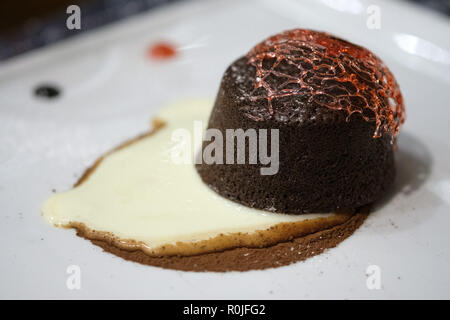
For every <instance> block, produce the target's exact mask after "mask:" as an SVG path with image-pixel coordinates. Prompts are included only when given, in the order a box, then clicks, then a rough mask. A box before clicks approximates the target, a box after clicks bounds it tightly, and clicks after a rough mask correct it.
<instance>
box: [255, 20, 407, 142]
mask: <svg viewBox="0 0 450 320" xmlns="http://www.w3.org/2000/svg"><path fill="white" fill-rule="evenodd" d="M247 58H248V62H249V63H250V64H252V65H253V66H254V67H255V68H256V76H255V80H254V90H253V92H252V94H251V96H252V99H254V100H257V99H260V98H265V99H267V101H268V108H269V110H268V111H269V113H270V114H271V115H273V112H274V110H273V106H272V100H273V99H276V98H281V97H286V96H292V95H305V94H308V96H309V98H308V103H316V104H317V105H320V106H324V107H327V108H330V109H334V110H346V111H347V112H348V117H347V121H349V117H350V116H351V115H352V114H353V113H355V112H357V113H360V114H361V115H362V117H363V118H364V119H365V120H366V121H373V120H375V123H376V129H375V132H374V135H373V137H374V138H378V137H381V136H382V135H383V133H387V132H390V133H391V135H392V137H393V138H394V137H395V136H396V135H397V133H398V131H399V127H400V125H401V124H402V123H403V122H404V118H405V108H404V105H403V98H402V95H401V93H400V89H399V86H398V84H397V82H396V80H395V78H394V76H393V75H392V73H391V72H390V71H389V69H388V68H387V67H386V66H385V64H384V63H383V62H382V61H381V60H380V59H379V58H378V57H376V56H375V55H374V54H373V53H371V52H370V51H369V50H367V49H365V48H363V47H360V46H357V45H354V44H352V43H349V42H347V41H344V40H341V39H337V38H335V37H333V36H332V35H330V34H327V33H323V32H317V31H311V30H302V29H295V30H290V31H285V32H283V33H280V34H277V35H275V36H272V37H270V38H268V39H267V40H265V41H263V42H261V43H259V44H258V45H256V46H255V47H254V48H253V49H252V50H251V51H250V52H249V53H248V54H247ZM286 64H288V65H289V66H288V68H289V70H290V71H289V72H286V68H284V69H283V68H282V67H281V66H282V65H285V66H286ZM291 70H295V72H291ZM293 73H295V74H293ZM269 77H271V78H272V79H273V77H276V78H277V79H278V80H279V81H277V82H276V84H273V81H272V82H271V81H269ZM261 88H262V89H263V90H261ZM261 92H263V93H262V94H261ZM367 111H371V112H367Z"/></svg>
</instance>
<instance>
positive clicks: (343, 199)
mask: <svg viewBox="0 0 450 320" xmlns="http://www.w3.org/2000/svg"><path fill="white" fill-rule="evenodd" d="M404 115H405V112H404V106H403V99H402V96H401V93H400V89H399V87H398V84H397V82H396V80H395V78H394V76H393V75H392V73H391V72H390V71H389V69H388V68H387V67H386V66H385V64H384V63H383V62H382V61H381V60H380V59H379V58H378V57H376V56H375V55H374V54H373V53H371V52H370V51H368V50H367V49H365V48H363V47H360V46H357V45H355V44H352V43H350V42H348V41H345V40H342V39H339V38H336V37H334V36H332V35H329V34H327V33H323V32H316V31H311V30H301V29H296V30H291V31H286V32H283V33H281V34H278V35H275V36H273V37H270V38H268V39H267V40H265V41H263V42H261V43H260V44H258V45H257V46H255V47H254V48H253V49H252V50H251V51H250V52H249V53H248V54H247V55H246V56H244V57H241V58H239V59H237V60H236V61H234V62H233V63H232V64H231V65H230V66H229V67H228V69H227V70H226V71H225V73H224V75H223V78H222V81H221V84H220V88H219V92H218V94H217V97H216V100H215V104H214V108H213V110H212V113H211V116H210V119H209V123H208V128H214V129H218V130H220V131H221V132H222V133H223V136H225V131H226V130H227V129H243V130H248V129H256V130H258V129H274V128H276V129H278V130H279V147H278V150H279V168H278V172H277V173H276V174H273V175H262V174H261V171H260V168H263V167H267V165H264V164H261V163H257V164H250V163H249V162H248V161H247V162H246V163H245V164H236V163H234V164H226V159H225V155H224V160H223V163H224V164H217V163H213V164H207V163H205V162H203V163H201V164H197V165H196V168H197V171H198V173H199V175H200V177H201V179H202V180H203V181H204V183H206V184H207V185H208V186H210V187H211V188H212V189H213V190H215V191H216V192H217V193H219V194H220V195H222V196H224V197H226V198H228V199H231V200H233V201H236V202H239V203H242V204H244V205H246V206H249V207H254V208H258V209H264V210H270V211H275V212H283V213H292V214H301V213H309V212H332V211H335V210H340V209H345V208H358V207H361V206H364V205H366V204H369V203H372V202H374V201H375V200H377V199H379V198H380V197H381V196H382V195H383V193H384V192H385V191H386V190H387V189H388V188H389V186H390V185H391V184H392V183H393V181H394V177H395V166H394V145H395V137H396V135H397V133H398V130H399V127H400V125H401V124H402V123H403V121H404ZM267 140H268V148H267V150H271V147H270V143H271V139H267ZM206 146H207V143H206V142H205V143H204V144H203V149H204V148H205V147H206ZM237 148H238V145H237V144H235V154H236V153H237ZM245 152H246V159H249V156H250V154H249V152H250V151H249V141H248V139H247V140H246V149H245Z"/></svg>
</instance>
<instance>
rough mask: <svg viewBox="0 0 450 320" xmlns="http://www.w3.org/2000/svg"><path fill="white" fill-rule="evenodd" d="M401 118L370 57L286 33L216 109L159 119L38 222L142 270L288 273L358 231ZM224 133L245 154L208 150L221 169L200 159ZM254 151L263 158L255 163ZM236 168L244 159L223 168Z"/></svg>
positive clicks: (243, 64)
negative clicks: (185, 159) (186, 151)
mask: <svg viewBox="0 0 450 320" xmlns="http://www.w3.org/2000/svg"><path fill="white" fill-rule="evenodd" d="M208 119H209V120H208ZM198 121H204V124H205V125H204V128H203V129H210V130H212V131H208V130H206V134H205V138H204V139H203V141H199V142H198V143H197V142H194V144H195V146H194V148H193V151H192V160H193V161H192V162H191V163H178V162H177V161H174V159H173V158H171V156H170V155H171V154H173V151H174V147H177V146H178V147H179V145H177V144H176V142H177V139H179V138H180V135H179V134H180V131H179V130H180V128H181V129H182V132H184V133H186V132H187V133H188V134H191V135H192V136H195V135H196V134H198V132H196V128H195V126H194V127H193V123H196V122H198ZM403 121H404V106H403V102H402V96H401V93H400V90H399V87H398V85H397V83H396V81H395V79H394V77H393V75H392V74H391V72H390V71H389V70H388V69H387V67H386V66H385V65H384V64H383V62H382V61H381V60H380V59H379V58H377V57H376V56H375V55H374V54H372V53H371V52H370V51H368V50H367V49H364V48H362V47H359V46H357V45H354V44H352V43H349V42H347V41H344V40H341V39H338V38H336V37H334V36H331V35H329V34H327V33H322V32H316V31H311V30H301V29H296V30H291V31H286V32H283V33H280V34H278V35H275V36H273V37H270V38H268V39H267V40H265V41H263V42H261V43H260V44H258V45H256V46H255V47H254V48H253V49H252V50H250V52H249V53H248V54H247V55H246V56H244V57H241V58H239V59H238V60H236V61H235V62H233V63H232V64H231V66H230V67H229V68H228V69H227V70H226V72H225V74H224V76H223V79H222V82H221V85H220V89H219V93H218V95H217V97H216V101H215V103H214V104H212V103H210V102H209V101H204V100H195V101H185V102H181V103H178V104H176V105H172V106H170V107H168V108H165V109H163V110H162V111H161V112H160V113H159V114H158V116H157V117H156V119H155V120H154V123H153V124H154V125H153V130H152V131H151V132H150V133H148V134H144V135H142V136H140V137H138V138H135V139H132V140H131V141H128V142H126V143H124V144H122V145H121V146H119V147H117V148H115V149H114V150H112V151H111V152H109V153H107V154H105V155H104V156H102V157H101V158H100V159H99V160H97V161H96V162H95V163H94V165H93V166H92V167H91V168H89V169H88V170H87V171H86V173H85V174H84V175H83V177H82V178H81V179H80V180H79V181H78V182H77V183H76V184H75V186H74V188H73V189H71V190H68V191H66V192H62V193H58V194H55V195H53V196H52V197H50V199H48V200H47V202H46V203H45V204H44V206H43V216H44V218H45V219H46V220H47V221H49V222H50V223H52V224H53V225H56V226H60V227H67V228H74V229H76V231H77V234H78V235H80V236H82V237H84V238H86V239H89V240H91V241H92V242H93V243H94V244H96V245H98V246H100V247H102V248H103V249H104V250H105V251H107V252H110V253H113V254H115V255H117V256H120V257H122V258H124V259H127V260H131V261H135V262H139V263H142V264H147V265H151V266H158V267H163V268H170V269H178V270H190V271H219V272H223V271H232V270H237V271H246V270H253V269H265V268H271V267H279V266H283V265H288V264H291V263H293V262H296V261H301V260H304V259H307V258H309V257H311V256H314V255H317V254H320V253H321V252H323V251H324V250H326V249H328V248H332V247H334V246H336V245H337V244H339V243H340V242H341V241H343V240H344V239H345V238H347V237H348V236H350V235H351V234H352V233H353V232H354V231H355V230H356V229H357V228H358V227H359V226H360V225H361V224H362V223H363V221H364V219H365V218H366V216H367V214H368V212H369V208H370V204H371V203H373V202H374V201H376V200H377V199H379V198H380V197H381V196H382V195H383V194H384V193H385V192H386V190H387V189H388V188H389V186H390V185H391V184H392V182H393V179H394V176H395V166H394V144H395V139H396V136H397V134H398V131H399V127H400V125H401V124H402V123H403ZM227 130H233V131H234V132H235V133H236V132H240V133H244V140H242V141H243V143H242V144H239V143H236V144H234V143H231V144H229V141H226V142H225V144H226V145H227V146H231V148H230V150H226V151H225V152H222V153H217V150H218V149H214V152H212V153H210V154H213V155H214V159H215V160H220V161H205V159H204V156H205V154H207V153H208V152H210V151H211V144H210V143H208V142H211V140H212V139H210V138H211V136H208V132H214V133H215V134H216V136H215V137H218V136H222V137H228V136H227V132H228V131H227ZM239 130H240V131H239ZM251 130H255V131H256V130H258V132H264V133H267V135H266V136H265V137H264V139H259V141H258V146H257V148H253V147H252V145H251V135H249V136H246V135H245V133H246V132H247V133H248V132H250V131H251ZM261 130H262V131H261ZM234 138H235V137H234V136H233V137H232V142H234ZM260 138H261V137H260ZM274 138H276V139H274ZM236 139H237V138H236ZM194 140H195V139H194ZM242 141H241V142H242ZM190 142H191V140H190V138H189V139H188V140H186V141H183V144H182V145H190ZM264 145H265V147H267V150H266V152H268V153H266V158H264V157H263V158H261V157H260V158H259V160H261V159H262V160H263V161H259V162H258V161H253V160H258V156H260V155H261V153H260V152H261V149H262V147H264ZM275 146H276V148H275ZM178 151H179V150H178ZM228 151H231V157H229V155H230V153H229V152H228ZM258 152H259V153H258ZM257 153H258V154H257ZM255 155H257V156H255ZM241 156H243V157H241ZM239 157H241V158H239ZM268 157H270V158H271V159H272V160H274V163H269V162H268V161H266V160H267V159H268ZM198 159H200V161H197V160H198ZM238 159H241V160H242V159H244V160H245V159H247V160H249V161H247V162H245V161H244V163H240V162H239V161H237V163H236V162H233V161H228V160H238ZM250 159H252V161H250ZM275 160H276V161H275ZM194 162H195V163H194ZM275 162H276V163H275ZM272 165H273V166H272Z"/></svg>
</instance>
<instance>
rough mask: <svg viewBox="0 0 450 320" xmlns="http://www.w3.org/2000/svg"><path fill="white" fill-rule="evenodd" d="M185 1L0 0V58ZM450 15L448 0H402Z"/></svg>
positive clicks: (449, 1)
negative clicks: (78, 16)
mask: <svg viewBox="0 0 450 320" xmlns="http://www.w3.org/2000/svg"><path fill="white" fill-rule="evenodd" d="M177 1H189V0H19V1H18V0H1V1H0V61H1V60H5V59H8V58H10V57H13V56H15V55H18V54H20V53H23V52H27V51H29V50H32V49H34V48H39V47H42V46H45V45H48V44H50V43H53V42H56V41H58V40H61V39H64V38H68V37H71V36H74V35H77V34H80V33H81V32H86V31H89V30H92V29H94V28H97V27H99V26H102V25H105V24H108V23H111V22H114V21H117V20H120V19H123V18H125V17H128V16H131V15H133V14H137V13H139V12H143V11H146V10H151V9H154V8H157V7H160V6H163V5H168V4H170V3H173V2H177ZM405 1H409V2H415V3H417V4H419V5H422V6H424V7H427V8H429V9H431V10H435V11H438V12H440V13H441V14H443V15H447V16H450V0H405ZM74 4H75V5H78V6H80V8H81V11H82V26H83V27H82V29H81V30H68V29H67V28H66V27H65V25H66V24H65V21H66V19H67V16H68V15H67V14H66V8H67V7H68V6H69V5H74Z"/></svg>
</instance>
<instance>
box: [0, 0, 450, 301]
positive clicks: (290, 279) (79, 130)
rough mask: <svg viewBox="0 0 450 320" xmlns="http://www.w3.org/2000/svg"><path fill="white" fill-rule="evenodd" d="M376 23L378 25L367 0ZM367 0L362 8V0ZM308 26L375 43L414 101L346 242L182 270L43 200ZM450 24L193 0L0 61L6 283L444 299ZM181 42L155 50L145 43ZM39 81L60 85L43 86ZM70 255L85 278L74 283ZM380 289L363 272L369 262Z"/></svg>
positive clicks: (352, 1)
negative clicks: (273, 262) (49, 96)
mask: <svg viewBox="0 0 450 320" xmlns="http://www.w3.org/2000/svg"><path fill="white" fill-rule="evenodd" d="M373 5H375V6H378V8H379V9H380V14H381V15H380V17H381V20H380V22H381V24H380V27H381V28H380V29H369V28H368V27H367V24H366V22H367V19H368V18H369V16H370V12H372V11H371V10H372V9H373V7H372V8H371V9H370V8H369V6H373ZM368 8H369V14H368V13H367V10H368ZM296 27H301V28H312V29H317V30H324V31H328V32H331V33H334V34H336V35H338V36H341V37H343V38H346V39H348V40H350V41H353V42H356V43H358V44H361V45H363V46H365V47H367V48H369V49H370V50H372V51H374V52H375V53H376V54H377V55H378V56H380V57H381V58H382V59H383V60H384V61H385V62H386V64H387V65H388V66H389V67H390V69H391V70H392V71H393V73H394V74H395V75H396V78H397V80H398V82H399V84H400V86H401V88H402V92H403V95H404V98H405V100H406V107H407V122H406V124H405V126H404V127H403V130H402V132H401V136H400V140H399V150H398V154H397V161H398V177H397V182H396V188H395V190H396V192H395V193H393V194H392V195H391V196H390V197H389V200H386V201H384V202H383V204H381V205H379V206H378V208H377V209H376V210H375V211H374V212H373V213H372V214H371V215H370V217H369V218H368V220H367V221H366V222H365V223H364V225H363V226H362V227H361V228H360V229H359V230H358V231H357V232H356V233H355V234H354V235H353V236H352V237H350V238H349V239H347V240H345V241H344V242H343V243H342V244H341V245H339V246H338V247H337V248H334V249H331V250H329V251H327V252H326V253H324V254H322V255H319V256H316V257H314V258H312V259H309V260H307V261H305V262H301V263H296V264H293V265H290V266H287V267H281V268H278V269H269V270H264V271H251V272H245V273H236V272H232V273H223V274H217V273H189V272H179V271H172V270H164V269H159V268H154V267H148V266H143V265H139V264H136V263H132V262H127V261H124V260H122V259H120V258H118V257H115V256H113V255H110V254H107V253H103V252H102V250H101V249H100V248H98V247H96V246H93V245H92V244H90V243H89V242H88V241H86V240H83V239H81V238H79V237H76V236H75V234H74V231H68V230H63V229H58V228H54V227H52V226H50V225H48V224H47V223H46V222H45V221H44V220H43V219H42V218H41V212H40V208H41V205H42V203H43V201H44V200H45V199H46V198H47V197H49V196H50V194H51V190H52V189H56V190H58V191H62V190H67V189H69V188H71V186H72V185H73V183H74V182H75V181H76V180H77V178H78V177H79V176H80V175H81V174H82V173H83V171H84V170H85V169H86V167H87V166H89V165H90V164H92V162H93V161H94V160H95V159H96V158H97V157H99V156H100V155H101V154H102V153H104V152H105V151H107V150H109V149H111V148H112V147H114V146H115V145H117V144H118V143H120V142H122V141H123V140H126V139H128V138H130V137H133V136H135V135H137V134H138V133H141V132H143V131H146V130H147V129H148V127H149V120H150V118H151V117H152V115H153V114H154V113H155V111H156V110H157V109H158V108H160V107H162V106H164V105H166V104H168V103H170V102H172V101H176V100H180V99H185V98H192V97H210V98H211V99H213V98H214V96H215V94H216V90H217V88H218V85H219V81H220V78H221V76H222V73H223V71H224V70H225V68H226V67H227V65H228V64H230V63H231V62H232V61H233V60H234V59H235V58H237V57H239V56H240V55H243V54H245V53H246V52H247V51H248V50H249V49H250V48H251V47H252V46H253V45H254V44H256V43H257V42H259V41H260V40H262V39H264V38H266V37H267V36H269V35H272V34H275V33H277V32H280V31H282V30H286V29H291V28H296ZM449 34H450V24H449V22H448V21H447V20H446V19H445V18H444V17H441V16H438V15H436V14H433V13H429V12H427V11H422V10H420V9H418V8H416V7H413V6H410V5H407V4H404V3H397V2H393V1H386V2H382V1H374V0H371V1H360V0H347V1H345V0H342V1H328V0H321V1H317V0H308V1H294V0H278V1H264V0H259V1H257V0H255V1H237V0H234V1H230V0H226V1H225V0H222V1H194V2H186V3H179V4H176V5H173V6H169V7H166V8H162V9H158V10H156V11H152V12H148V13H143V14H140V15H138V16H135V17H133V18H130V19H127V20H124V21H122V22H119V23H116V24H114V25H111V26H108V27H105V28H101V29H99V30H96V31H94V32H90V33H86V34H83V35H80V36H79V37H75V38H72V39H70V40H67V41H62V42H60V43H58V44H56V45H53V46H50V47H47V48H43V49H40V50H37V51H33V52H31V53H28V54H25V55H23V56H19V57H17V58H14V59H11V60H9V61H7V62H5V63H3V64H0V203H1V211H0V235H1V237H2V239H1V242H0V246H1V250H0V255H1V258H0V297H1V298H161V299H165V298H167V299H170V298H193V299H196V298H204V299H213V298H225V299H226V298H236V299H240V298H254V299H271V298H276V299H277V298H286V299H298V298H300V299H302V298H450V276H449V271H448V270H449V269H448V266H449V264H450V250H449V244H450V232H449V227H450V165H449V163H450V162H449V160H450V143H449V140H448V139H449V137H450V118H449V114H448V108H449V106H450V90H449V88H450V53H449V52H450V38H449V37H448V35H449ZM160 39H164V40H169V41H171V42H173V43H175V44H177V45H179V46H180V51H179V54H178V57H177V58H176V59H174V60H172V61H167V62H161V63H155V62H151V61H149V60H148V59H147V58H146V50H147V47H148V45H149V44H151V43H153V42H154V41H157V40H160ZM43 82H50V83H56V84H58V85H59V86H61V87H62V89H63V94H62V96H61V97H60V98H58V99H56V100H54V101H42V100H40V99H36V98H35V97H34V96H33V94H32V91H33V88H34V87H35V86H36V85H37V84H39V83H43ZM70 265H77V266H79V267H80V269H81V275H82V278H81V290H69V289H68V288H67V286H66V280H67V277H68V274H67V273H66V270H67V268H68V266H70ZM371 265H376V266H378V267H379V268H380V270H381V278H380V280H381V289H379V290H369V288H368V287H367V284H366V281H367V275H366V271H367V270H368V269H367V268H368V267H369V266H371Z"/></svg>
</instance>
